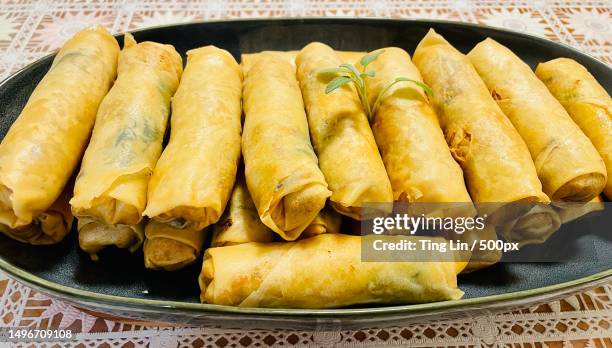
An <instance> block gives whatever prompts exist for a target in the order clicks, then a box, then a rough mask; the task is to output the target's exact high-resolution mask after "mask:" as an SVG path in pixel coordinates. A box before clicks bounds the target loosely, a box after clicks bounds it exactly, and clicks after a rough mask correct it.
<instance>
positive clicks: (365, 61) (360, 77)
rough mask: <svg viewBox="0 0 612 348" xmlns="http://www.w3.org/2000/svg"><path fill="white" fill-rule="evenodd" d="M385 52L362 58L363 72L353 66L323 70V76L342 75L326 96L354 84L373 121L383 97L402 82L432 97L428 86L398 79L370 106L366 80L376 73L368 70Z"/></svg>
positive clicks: (341, 65) (327, 87) (377, 52)
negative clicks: (417, 87) (350, 83)
mask: <svg viewBox="0 0 612 348" xmlns="http://www.w3.org/2000/svg"><path fill="white" fill-rule="evenodd" d="M383 52H384V50H380V51H376V52H371V53H368V54H366V55H365V56H363V57H361V59H360V60H359V65H361V71H359V69H357V68H356V67H355V66H354V65H353V64H340V66H338V67H335V68H328V69H322V70H321V71H320V73H322V74H340V75H339V76H336V77H335V78H334V79H333V80H331V81H330V82H329V83H328V84H327V86H325V94H328V93H331V92H333V91H335V90H336V89H338V88H340V87H342V86H344V85H345V84H347V83H349V82H352V83H353V85H354V86H355V89H356V90H357V94H358V95H359V100H360V101H361V105H363V109H364V110H365V112H366V114H367V116H368V119H369V120H370V121H371V120H372V118H373V117H374V114H375V113H376V110H377V109H378V107H379V106H380V102H381V101H382V97H383V96H384V95H385V94H386V93H387V92H388V91H389V89H390V88H391V87H393V86H394V85H395V84H397V83H400V82H411V83H414V84H415V85H417V86H419V87H420V88H422V89H423V91H424V92H425V93H426V94H428V95H430V96H432V95H433V91H432V90H431V88H430V87H429V86H427V85H426V84H424V83H422V82H420V81H416V80H413V79H410V78H407V77H397V78H395V79H394V80H393V81H391V82H390V83H389V84H388V85H387V86H385V88H383V89H382V90H381V91H380V93H378V96H376V99H375V100H374V104H372V105H371V106H370V101H369V99H368V93H367V90H366V81H365V80H366V79H367V78H368V77H375V76H376V71H374V70H367V66H368V65H369V64H370V63H372V62H373V61H375V60H376V58H378V56H380V55H381V54H382V53H383Z"/></svg>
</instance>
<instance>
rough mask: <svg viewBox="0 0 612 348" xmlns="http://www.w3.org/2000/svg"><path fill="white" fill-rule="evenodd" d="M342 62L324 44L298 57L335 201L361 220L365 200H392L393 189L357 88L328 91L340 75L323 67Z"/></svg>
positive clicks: (311, 125)
mask: <svg viewBox="0 0 612 348" xmlns="http://www.w3.org/2000/svg"><path fill="white" fill-rule="evenodd" d="M342 63H343V61H342V58H340V56H339V55H338V54H337V53H336V52H334V50H332V49H331V48H330V47H329V46H326V45H324V44H322V43H318V42H315V43H311V44H309V45H307V46H306V47H304V48H303V49H302V50H301V51H300V53H299V54H298V56H297V58H296V66H297V75H298V79H299V81H300V87H301V89H302V95H303V98H304V103H305V106H306V110H307V114H308V124H309V128H310V135H311V138H312V143H313V145H314V148H315V151H316V153H317V155H318V157H319V166H320V167H321V171H322V172H323V174H324V175H325V179H326V180H327V183H328V184H329V188H330V190H331V191H332V195H331V197H330V201H331V205H332V207H333V208H334V209H336V211H338V212H339V213H341V214H344V215H347V216H350V217H352V218H355V219H360V218H361V207H362V205H363V203H366V202H373V203H386V202H392V201H393V192H392V189H391V184H390V182H389V178H388V177H387V173H386V171H385V166H384V164H383V161H382V159H381V157H380V154H379V153H378V149H377V147H376V142H375V140H374V135H373V134H372V130H371V129H370V126H369V124H368V119H367V117H366V114H365V112H364V111H363V109H362V106H361V102H360V101H359V97H358V95H357V93H356V91H355V88H354V87H353V86H352V85H349V84H346V85H344V86H342V87H341V88H338V89H336V90H335V91H334V92H333V93H330V94H326V93H325V86H326V85H327V84H328V83H329V82H330V80H331V79H333V78H334V75H333V74H323V73H321V70H322V69H326V68H333V67H337V66H339V65H340V64H342ZM381 210H383V211H384V210H386V209H385V208H384V207H381Z"/></svg>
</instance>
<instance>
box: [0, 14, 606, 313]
mask: <svg viewBox="0 0 612 348" xmlns="http://www.w3.org/2000/svg"><path fill="white" fill-rule="evenodd" d="M256 22H270V23H272V22H297V23H300V22H301V23H304V24H309V22H310V23H312V24H316V22H338V23H339V24H342V23H347V24H348V23H355V24H359V22H369V23H375V22H380V23H382V22H387V23H404V24H407V25H409V24H410V23H429V24H431V25H432V26H435V25H436V24H440V25H454V26H458V27H467V28H472V29H477V30H478V29H486V30H491V31H497V32H502V33H505V34H510V35H513V36H519V37H523V38H525V39H528V40H532V41H539V42H545V43H547V44H553V45H557V46H561V47H563V48H564V49H566V50H569V51H571V52H572V53H574V54H576V55H578V56H582V57H584V58H586V59H589V60H592V61H593V62H595V63H597V64H598V65H600V66H602V67H604V68H606V69H607V70H608V71H609V73H611V74H612V66H610V65H609V64H607V63H605V62H603V61H601V60H599V59H597V58H595V57H593V56H592V55H591V54H590V53H587V52H584V51H581V50H579V49H577V48H574V47H572V46H570V45H568V44H566V43H563V42H556V41H553V40H550V39H548V38H546V37H542V36H537V35H534V34H530V33H526V32H518V31H514V30H510V29H506V28H501V27H494V26H489V25H482V24H477V23H469V22H461V21H454V20H444V19H409V18H406V19H400V18H397V19H394V18H376V17H358V18H357V17H349V16H339V17H321V16H316V17H274V18H250V19H249V18H230V19H216V20H201V21H190V22H185V23H174V24H164V25H158V26H151V27H146V28H139V29H135V30H128V31H125V32H123V33H117V34H113V36H114V37H115V38H119V37H121V36H122V35H124V34H125V33H128V32H129V33H135V34H138V33H141V32H147V31H152V30H163V29H168V28H176V27H184V26H191V25H199V24H209V25H214V24H228V23H230V24H231V23H256ZM57 51H58V50H57V49H56V50H55V51H53V52H51V53H49V54H47V55H44V56H42V57H40V58H39V59H37V60H35V61H33V62H31V63H28V64H27V65H25V66H24V67H22V68H21V69H19V70H17V71H15V72H13V73H12V74H10V75H9V76H7V77H6V78H5V79H3V80H2V81H1V82H0V88H2V87H3V86H4V85H6V84H7V83H9V82H10V81H11V80H13V79H15V78H17V77H18V76H20V75H21V74H23V73H25V72H26V71H28V70H30V69H32V68H33V67H35V66H37V65H40V64H43V63H44V62H46V61H47V60H48V59H49V58H52V57H53V56H55V54H56V53H57ZM0 269H2V270H3V271H5V272H6V273H7V274H8V275H10V276H12V277H13V278H14V279H17V280H18V281H21V282H23V283H25V284H28V285H29V286H31V287H34V288H35V289H40V291H41V292H43V293H47V294H52V295H55V296H58V297H60V298H66V299H74V300H75V301H77V302H79V301H86V302H89V303H95V304H107V305H111V306H127V307H130V308H143V309H144V308H146V309H157V310H168V309H172V310H183V311H189V312H192V313H200V314H207V313H208V314H238V315H269V316H290V317H351V316H359V315H374V316H380V315H393V314H416V313H423V312H435V311H444V312H446V311H449V310H461V309H465V310H467V309H469V308H473V307H475V306H482V305H487V306H494V305H496V304H503V305H507V304H508V303H510V302H513V301H514V302H516V301H520V300H526V299H529V298H536V297H538V296H545V295H549V296H554V295H555V294H556V293H562V292H566V291H571V290H572V289H578V288H586V287H589V286H590V285H594V284H598V283H601V282H605V281H607V280H610V279H612V268H609V269H608V270H605V271H601V272H597V273H594V274H591V275H588V276H585V277H581V278H578V279H573V280H570V281H567V282H562V283H557V284H552V285H547V286H543V287H538V288H533V289H526V290H520V291H513V292H507V293H502V294H495V295H489V296H481V297H474V298H468V299H459V300H450V301H440V302H427V303H419V304H408V305H397V306H386V307H364V308H338V309H289V308H287V309H285V308H243V307H235V306H226V305H215V304H206V303H196V302H184V301H170V300H154V299H141V298H134V297H125V296H117V295H108V294H102V293H97V292H93V291H89V290H83V289H78V288H73V287H69V286H65V285H62V284H59V283H55V282H53V281H49V280H46V279H44V278H41V277H39V276H36V275H34V274H32V273H30V272H28V271H26V270H24V269H22V268H20V267H18V266H16V265H13V264H11V263H9V262H7V261H6V260H5V259H4V258H3V257H2V255H0ZM478 308H481V307H478Z"/></svg>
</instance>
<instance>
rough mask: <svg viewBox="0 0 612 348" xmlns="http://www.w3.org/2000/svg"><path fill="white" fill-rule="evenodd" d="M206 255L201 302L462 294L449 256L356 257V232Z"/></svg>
mask: <svg viewBox="0 0 612 348" xmlns="http://www.w3.org/2000/svg"><path fill="white" fill-rule="evenodd" d="M204 255H205V256H204V258H205V259H204V263H203V267H202V273H201V274H200V278H199V283H200V289H201V296H200V299H201V301H202V302H205V303H214V304H222V305H232V306H241V307H274V308H334V307H343V306H348V305H354V304H364V303H420V302H429V301H439V300H450V299H459V298H461V296H462V295H463V292H462V291H461V290H459V289H458V288H457V278H456V272H457V269H458V268H457V267H456V264H455V263H454V262H437V261H431V262H361V237H359V236H348V235H343V234H322V235H319V236H316V237H312V238H307V239H303V240H299V241H297V242H291V243H247V244H240V245H234V246H227V247H219V248H210V249H208V250H206V252H205V254H204ZM304 260H308V262H304ZM322 270H324V271H322ZM236 284H240V286H236Z"/></svg>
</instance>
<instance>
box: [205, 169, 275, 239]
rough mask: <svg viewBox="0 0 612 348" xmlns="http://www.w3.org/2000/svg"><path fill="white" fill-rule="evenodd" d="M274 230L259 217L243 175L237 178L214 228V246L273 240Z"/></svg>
mask: <svg viewBox="0 0 612 348" xmlns="http://www.w3.org/2000/svg"><path fill="white" fill-rule="evenodd" d="M273 239H274V232H272V230H271V229H269V228H268V227H267V226H266V225H264V224H263V223H262V222H261V220H260V219H259V213H258V212H257V208H256V207H255V204H254V203H253V200H252V199H251V195H250V194H249V190H248V189H247V187H246V183H245V181H244V178H243V177H242V175H240V174H239V176H238V178H237V179H236V186H234V191H233V192H232V197H231V198H230V202H229V204H228V207H227V208H226V210H225V213H224V214H223V216H222V217H221V220H219V222H218V223H217V224H216V225H215V227H214V229H213V237H212V242H211V245H212V246H213V247H217V246H225V245H234V244H243V243H249V242H262V243H265V242H271V241H272V240H273Z"/></svg>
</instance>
